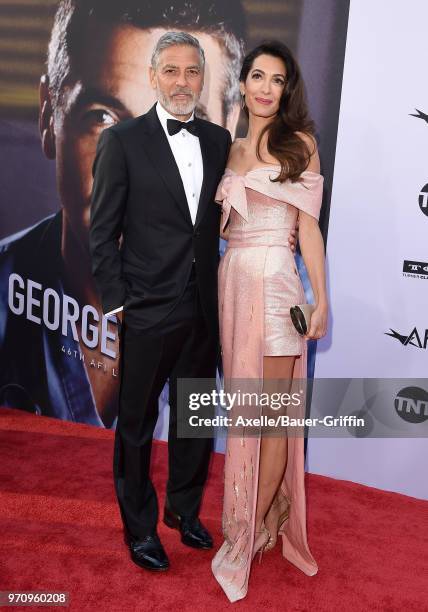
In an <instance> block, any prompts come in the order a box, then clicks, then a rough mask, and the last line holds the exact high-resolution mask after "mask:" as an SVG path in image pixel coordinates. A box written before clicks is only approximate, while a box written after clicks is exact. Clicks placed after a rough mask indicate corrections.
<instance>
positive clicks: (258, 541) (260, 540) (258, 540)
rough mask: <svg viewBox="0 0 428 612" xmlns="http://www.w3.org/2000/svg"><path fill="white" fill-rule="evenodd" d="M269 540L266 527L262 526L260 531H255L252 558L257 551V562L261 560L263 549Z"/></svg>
mask: <svg viewBox="0 0 428 612" xmlns="http://www.w3.org/2000/svg"><path fill="white" fill-rule="evenodd" d="M269 540H270V533H269V531H268V530H267V529H266V527H263V528H262V531H256V533H255V538H254V545H253V554H252V557H251V558H252V559H254V557H255V556H256V554H257V553H259V564H260V563H261V562H262V556H263V551H264V550H265V548H266V544H267V543H268V542H269Z"/></svg>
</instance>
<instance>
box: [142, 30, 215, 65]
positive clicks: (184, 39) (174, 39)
mask: <svg viewBox="0 0 428 612" xmlns="http://www.w3.org/2000/svg"><path fill="white" fill-rule="evenodd" d="M174 45H189V46H190V47H194V48H195V49H197V50H198V52H199V65H200V67H201V68H202V69H203V68H204V66H205V54H204V50H203V49H202V47H201V45H200V44H199V40H198V39H197V38H195V37H194V36H192V35H191V34H189V33H188V32H166V34H164V35H163V36H161V37H160V38H159V40H158V42H157V43H156V47H155V48H154V50H153V53H152V60H151V64H152V68H153V70H157V67H158V64H159V56H160V54H161V53H162V51H163V50H164V49H168V47H172V46H174Z"/></svg>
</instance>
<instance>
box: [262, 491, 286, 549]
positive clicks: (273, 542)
mask: <svg viewBox="0 0 428 612" xmlns="http://www.w3.org/2000/svg"><path fill="white" fill-rule="evenodd" d="M282 497H283V499H284V500H285V501H286V502H287V503H288V505H287V508H286V509H285V510H283V511H282V512H281V514H280V515H279V517H278V529H277V534H278V535H279V534H280V533H281V529H282V527H283V526H284V523H285V521H286V520H287V519H288V517H289V510H290V502H289V501H288V499H287V497H285V496H282ZM278 506H280V501H279V498H278V497H276V498H275V500H274V501H273V502H272V507H273V508H276V507H278ZM276 540H277V538H275V539H274V537H273V536H272V535H270V536H269V541H268V542H267V544H266V546H265V550H272V548H274V546H275V545H276Z"/></svg>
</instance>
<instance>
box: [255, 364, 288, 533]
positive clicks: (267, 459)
mask: <svg viewBox="0 0 428 612" xmlns="http://www.w3.org/2000/svg"><path fill="white" fill-rule="evenodd" d="M295 359H296V358H295V357H264V358H263V392H264V393H269V394H272V393H287V392H289V391H290V387H291V378H292V374H293V368H294V361H295ZM286 462H287V437H286V436H285V435H284V436H279V435H275V436H272V435H266V436H262V439H261V447H260V466H259V486H258V494H257V510H256V532H259V531H261V527H262V524H263V521H265V526H266V528H267V529H268V531H269V532H270V533H271V536H272V537H273V538H274V539H275V540H276V535H277V534H276V529H277V527H278V517H279V507H278V513H276V512H270V513H269V514H268V510H269V508H270V506H271V504H272V501H273V500H274V498H275V496H276V494H277V491H278V489H279V487H280V484H281V482H282V479H283V476H284V472H285V467H286ZM267 514H268V515H267ZM277 514H278V515H277ZM266 515H267V516H266ZM271 530H272V531H271Z"/></svg>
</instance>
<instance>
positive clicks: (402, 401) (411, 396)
mask: <svg viewBox="0 0 428 612" xmlns="http://www.w3.org/2000/svg"><path fill="white" fill-rule="evenodd" d="M394 407H395V410H396V411H397V414H398V416H400V417H401V418H402V419H403V420H404V421H407V422H408V423H423V422H424V421H426V420H427V419H428V393H427V392H426V391H425V389H421V388H420V387H405V388H404V389H401V391H399V392H398V393H397V397H396V398H395V400H394Z"/></svg>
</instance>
